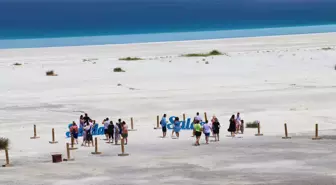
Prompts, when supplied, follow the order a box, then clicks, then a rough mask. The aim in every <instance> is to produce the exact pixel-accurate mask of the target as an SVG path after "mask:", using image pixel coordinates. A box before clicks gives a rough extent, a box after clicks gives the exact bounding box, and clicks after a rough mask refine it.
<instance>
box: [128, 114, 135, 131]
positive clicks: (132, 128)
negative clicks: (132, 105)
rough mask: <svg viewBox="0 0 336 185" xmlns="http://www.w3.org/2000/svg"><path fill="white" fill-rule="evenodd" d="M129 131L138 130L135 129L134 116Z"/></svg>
mask: <svg viewBox="0 0 336 185" xmlns="http://www.w3.org/2000/svg"><path fill="white" fill-rule="evenodd" d="M128 131H136V129H134V124H133V117H131V129H128Z"/></svg>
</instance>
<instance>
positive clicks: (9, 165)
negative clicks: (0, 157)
mask: <svg viewBox="0 0 336 185" xmlns="http://www.w3.org/2000/svg"><path fill="white" fill-rule="evenodd" d="M5 155H6V164H4V165H2V167H11V166H12V165H11V164H9V155H8V149H7V148H6V149H5Z"/></svg>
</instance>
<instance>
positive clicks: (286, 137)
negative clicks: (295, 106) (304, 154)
mask: <svg viewBox="0 0 336 185" xmlns="http://www.w3.org/2000/svg"><path fill="white" fill-rule="evenodd" d="M282 139H291V137H288V132H287V124H286V123H285V137H282Z"/></svg>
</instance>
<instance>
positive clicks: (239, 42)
mask: <svg viewBox="0 0 336 185" xmlns="http://www.w3.org/2000/svg"><path fill="white" fill-rule="evenodd" d="M323 48H324V49H323ZM326 48H329V49H326ZM212 49H217V50H219V51H221V52H225V53H226V55H222V56H214V57H206V58H205V57H198V58H194V57H193V58H190V57H189V58H187V57H182V56H181V55H182V54H186V53H199V52H208V51H210V50H212ZM129 56H133V57H141V58H143V59H144V60H141V61H120V60H118V59H119V58H121V57H129ZM83 59H97V60H92V61H86V62H83ZM335 59H336V33H327V34H312V35H297V36H277V37H262V38H240V39H222V40H208V41H188V42H170V43H150V44H128V45H112V46H84V47H68V48H67V47H65V48H39V49H14V50H10V49H9V50H0V136H4V137H8V138H10V139H11V148H10V157H11V162H12V164H13V165H14V167H12V168H2V169H0V184H1V185H2V184H4V185H11V184H20V185H21V184H22V185H37V184H41V185H42V184H53V185H67V184H69V185H70V184H71V185H72V184H77V183H78V184H83V185H86V184H92V185H95V184H101V183H104V184H155V185H156V184H180V183H183V184H279V185H280V184H282V185H283V184H305V185H306V184H328V185H329V184H336V178H335V177H336V171H335V170H334V166H335V164H336V160H335V154H334V153H335V152H336V149H335V147H333V146H334V141H333V139H335V138H336V137H333V135H336V132H335V130H336V124H334V123H335V119H336V115H335V114H334V112H335V111H336V110H335V109H336V108H335V106H334V105H335V103H336V96H335V93H336V82H335V81H334V78H335V77H336V71H335V64H336V60H335ZM16 62H17V63H21V64H22V65H21V66H14V65H13V64H14V63H16ZM206 62H208V63H209V64H206ZM115 67H121V68H123V69H124V70H125V71H126V72H124V73H115V72H113V69H114V68H115ZM48 70H54V71H55V72H56V73H57V74H58V76H51V77H50V76H46V75H45V72H46V71H48ZM118 84H121V86H118ZM79 111H86V112H88V113H89V115H90V116H91V117H92V118H94V119H96V120H97V121H98V122H99V123H100V122H101V121H102V120H103V119H104V118H105V117H110V118H112V119H113V120H116V119H118V118H123V119H125V120H126V121H128V122H129V118H130V117H134V120H135V127H136V129H137V131H134V132H130V134H129V135H130V138H129V139H130V142H129V145H127V147H126V151H127V152H128V153H130V156H128V157H124V158H122V157H118V156H117V154H118V153H120V146H114V145H109V144H106V143H104V142H103V140H99V150H100V151H102V152H103V154H102V155H100V156H93V155H91V151H93V148H83V147H80V148H79V149H78V150H76V151H72V153H71V154H72V155H73V156H74V157H75V161H73V162H68V163H65V162H63V163H59V164H52V163H51V156H50V154H51V153H54V152H58V153H62V154H63V156H65V143H66V142H67V141H68V140H67V139H66V138H65V132H66V131H67V124H68V123H69V122H71V121H73V120H75V121H78V117H79V115H80V112H79ZM197 111H199V112H201V113H202V114H203V112H205V111H206V112H207V113H208V117H211V116H212V115H213V114H216V116H217V117H219V121H220V123H221V124H222V131H221V141H220V142H216V143H213V142H212V143H211V144H209V145H204V144H203V145H201V146H200V147H193V146H192V143H193V141H194V140H193V138H191V137H190V135H191V132H190V131H182V132H181V138H180V139H179V140H175V139H170V138H167V139H161V138H159V136H160V134H161V133H160V131H159V130H154V129H153V127H154V126H155V124H156V115H158V114H159V115H161V114H162V113H167V114H168V115H169V116H172V115H173V116H181V115H182V113H186V114H187V116H188V117H193V116H194V115H195V113H196V112H197ZM237 111H239V112H241V114H242V117H243V119H244V120H245V122H248V121H254V120H260V121H261V125H262V128H261V131H262V132H263V133H264V136H263V137H255V136H254V134H255V133H256V130H255V129H245V130H246V133H245V134H244V135H243V138H235V139H231V138H230V137H226V135H227V134H228V133H227V132H225V131H226V129H227V127H228V119H229V117H230V115H232V114H234V113H236V112H237ZM285 122H286V123H287V124H288V129H289V134H290V135H291V136H292V139H291V140H282V139H281V136H282V135H283V133H284V131H283V123H285ZM316 122H318V123H319V128H320V134H321V135H322V136H323V137H324V138H326V139H324V140H321V141H312V140H311V139H310V138H311V137H312V135H313V131H314V124H315V123H316ZM33 124H36V125H37V129H38V135H39V136H40V137H41V138H40V139H38V140H30V139H29V138H30V136H32V135H33V132H32V128H33ZM51 128H55V130H56V138H57V140H58V141H59V144H56V145H51V144H49V143H48V141H49V140H50V139H51ZM100 138H102V137H100ZM202 142H203V143H204V141H202ZM0 159H4V152H3V151H1V152H0ZM0 161H3V160H0Z"/></svg>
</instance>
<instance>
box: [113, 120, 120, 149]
mask: <svg viewBox="0 0 336 185" xmlns="http://www.w3.org/2000/svg"><path fill="white" fill-rule="evenodd" d="M119 128H120V127H119V123H116V125H115V127H114V143H115V145H117V144H118V141H119V137H120V134H119V133H120V131H119Z"/></svg>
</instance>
